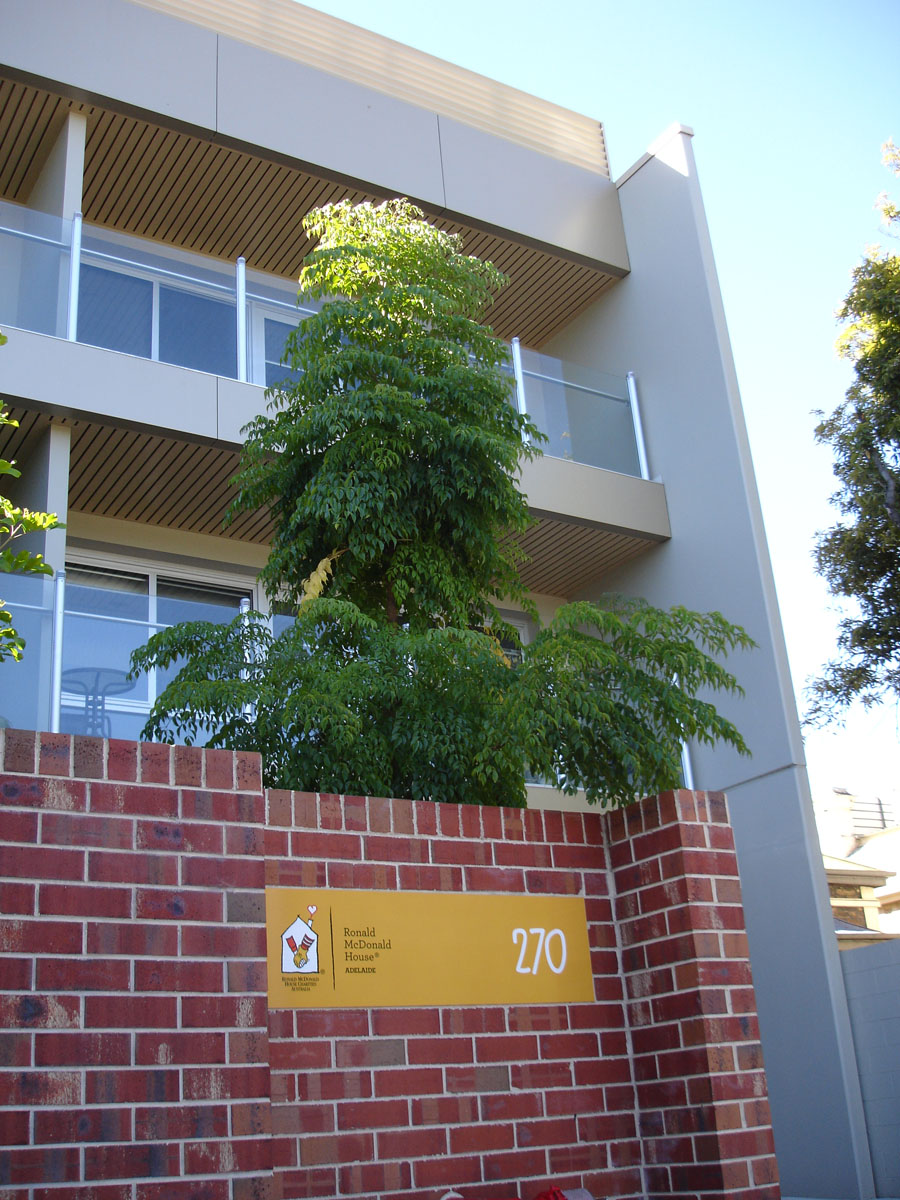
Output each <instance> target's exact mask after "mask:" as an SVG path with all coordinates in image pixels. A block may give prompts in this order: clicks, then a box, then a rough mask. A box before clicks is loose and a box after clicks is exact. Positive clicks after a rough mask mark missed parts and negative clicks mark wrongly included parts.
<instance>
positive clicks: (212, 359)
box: [0, 202, 642, 476]
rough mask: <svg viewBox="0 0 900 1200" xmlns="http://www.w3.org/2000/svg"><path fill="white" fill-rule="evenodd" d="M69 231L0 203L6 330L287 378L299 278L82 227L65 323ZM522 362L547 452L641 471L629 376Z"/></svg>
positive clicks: (553, 362)
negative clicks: (287, 350) (287, 354)
mask: <svg viewBox="0 0 900 1200" xmlns="http://www.w3.org/2000/svg"><path fill="white" fill-rule="evenodd" d="M72 224H73V223H71V222H64V221H60V220H59V219H56V218H53V217H49V216H46V215H45V214H43V213H39V212H33V211H32V210H30V209H27V208H23V207H22V206H21V205H17V204H10V203H7V202H0V326H2V325H4V324H5V325H10V326H16V327H19V328H23V329H29V330H33V331H35V332H39V333H50V334H53V335H55V336H57V337H64V336H66V333H67V330H68V331H69V332H70V335H71V332H72V329H74V337H75V338H77V340H78V341H81V342H86V343H88V344H90V345H93V346H100V347H103V348H105V349H107V350H115V351H118V352H120V353H125V354H133V355H137V356H138V357H141V358H150V359H155V360H158V361H160V362H167V363H173V364H175V365H177V366H181V367H188V368H190V369H192V370H196V371H204V372H207V373H210V374H214V375H220V376H224V377H226V378H231V379H234V378H237V377H238V376H239V373H240V374H243V375H244V377H245V378H246V380H247V381H248V382H251V383H256V384H258V385H260V386H263V387H272V386H276V385H277V384H279V383H281V382H283V381H284V380H286V379H290V378H291V371H290V369H289V368H288V367H286V366H284V365H283V364H282V363H281V358H282V354H283V350H284V344H285V339H286V338H287V337H288V335H289V334H290V332H291V331H292V330H293V329H294V328H296V325H297V321H298V319H300V318H302V317H303V316H305V315H309V313H310V311H311V310H309V309H300V310H298V308H297V303H296V289H295V286H294V285H293V284H292V283H289V282H287V281H285V280H280V279H277V278H274V277H272V276H267V275H264V274H262V273H261V272H257V271H246V272H243V271H240V270H238V271H236V269H235V267H233V266H230V265H228V264H224V263H218V262H215V261H213V260H211V259H206V258H203V257H202V256H200V255H196V254H190V253H188V252H186V251H180V250H177V249H174V248H169V247H160V246H157V245H155V244H154V243H153V242H149V241H146V240H145V239H141V238H135V237H130V236H128V235H125V234H120V233H116V232H114V231H108V230H101V229H96V228H94V227H91V226H84V227H83V230H82V232H81V234H80V237H81V257H80V272H79V274H78V279H77V284H78V286H77V289H75V290H74V291H72V292H71V295H72V301H71V303H72V304H73V305H74V304H76V303H77V312H75V317H76V318H77V319H73V320H70V315H71V314H70V313H69V307H70V269H69V263H70V249H69V243H70V242H71V239H72V236H73V228H72ZM239 307H240V311H241V313H242V314H243V319H242V320H241V321H240V322H239V321H238V315H239V313H238V310H239ZM239 328H240V330H241V334H242V336H244V337H245V338H246V344H245V353H243V354H240V355H239V353H238V349H239V347H238V336H239V335H238V330H239ZM244 364H246V365H244ZM519 367H520V369H519V370H517V372H516V373H517V375H518V380H517V389H518V392H519V404H520V407H524V410H525V411H527V412H528V413H529V415H530V416H531V418H532V420H533V421H534V423H535V424H536V425H537V426H538V428H539V429H540V430H541V432H542V433H544V434H546V436H547V438H548V441H547V442H546V443H545V444H544V446H543V450H544V453H545V454H548V455H550V456H552V457H554V458H564V459H571V460H573V461H575V462H580V463H587V464H588V465H590V466H594V467H602V468H604V469H606V470H610V471H618V472H620V473H623V474H627V475H637V476H640V475H641V474H642V463H641V456H640V451H639V433H638V432H637V431H636V411H635V408H634V403H635V401H634V397H633V396H631V395H629V388H628V384H627V381H626V379H625V378H623V377H621V376H613V375H605V374H603V373H602V372H599V371H595V370H591V369H589V368H586V367H581V366H578V365H577V364H574V363H570V362H566V361H564V360H561V359H557V358H552V357H550V356H549V355H547V354H541V353H539V352H538V351H536V350H529V349H526V348H525V347H521V348H520V351H519Z"/></svg>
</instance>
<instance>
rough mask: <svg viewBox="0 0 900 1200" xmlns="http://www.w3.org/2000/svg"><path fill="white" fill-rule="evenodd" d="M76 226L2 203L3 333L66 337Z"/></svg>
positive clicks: (0, 309)
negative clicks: (21, 331)
mask: <svg viewBox="0 0 900 1200" xmlns="http://www.w3.org/2000/svg"><path fill="white" fill-rule="evenodd" d="M71 240H72V226H71V222H70V221H63V220H62V219H61V218H59V217H53V216H50V215H48V214H47V213H42V212H35V211H34V210H33V209H30V208H25V207H24V206H23V205H21V204H10V203H9V202H7V201H2V202H0V328H4V327H6V328H9V327H10V326H12V327H14V328H17V329H28V330H30V331H32V332H33V333H47V334H50V335H51V336H53V337H65V334H66V320H67V314H68V310H69V303H68V301H69V258H70V253H69V247H70V244H71Z"/></svg>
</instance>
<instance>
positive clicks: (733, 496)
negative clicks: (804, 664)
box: [546, 130, 872, 1197]
mask: <svg viewBox="0 0 900 1200" xmlns="http://www.w3.org/2000/svg"><path fill="white" fill-rule="evenodd" d="M619 195H620V201H621V204H622V211H623V218H624V221H625V232H626V238H627V241H628V248H629V256H630V260H631V265H632V273H631V275H630V276H629V277H628V278H627V279H625V280H623V281H622V282H621V283H619V284H617V285H616V287H615V288H613V289H611V290H610V291H609V292H608V293H606V295H605V296H604V297H602V298H601V300H600V302H599V303H598V304H597V305H595V306H594V307H593V308H592V309H591V310H590V312H588V313H586V314H585V315H584V316H583V317H582V318H580V319H579V320H578V321H576V322H574V323H573V325H571V326H570V327H569V328H568V329H567V330H566V331H565V332H564V333H563V334H561V335H560V336H559V337H557V338H556V339H555V340H554V342H553V343H552V345H549V346H548V347H546V348H547V350H548V351H549V352H551V353H554V354H558V355H560V356H562V357H569V358H571V359H573V360H575V361H576V362H582V363H586V364H588V365H595V366H597V367H598V368H601V369H603V370H606V371H613V372H618V373H624V372H625V371H627V370H633V371H635V373H636V376H637V382H638V387H639V392H640V399H641V412H642V416H643V422H644V430H645V435H646V441H647V450H648V457H649V460H650V472H651V475H654V476H655V475H659V476H660V477H661V478H662V480H663V482H664V483H665V487H666V497H667V501H668V505H669V516H670V520H671V525H672V541H671V542H669V543H667V544H666V545H663V546H661V547H659V548H658V549H656V550H653V551H650V552H649V553H647V554H645V555H643V556H642V557H641V558H639V559H637V560H635V561H634V562H633V563H632V564H627V565H626V566H625V567H624V568H622V569H621V570H620V571H619V572H618V573H617V574H616V575H614V576H612V577H605V578H604V579H603V581H602V585H603V590H613V591H621V592H625V593H629V594H637V595H643V596H645V597H646V598H647V599H649V600H650V601H652V602H654V603H657V604H666V605H668V604H673V603H681V604H686V605H688V606H690V607H694V608H699V609H704V610H708V609H718V610H719V611H721V612H723V613H724V614H725V615H726V616H727V617H728V618H729V619H731V620H733V621H737V622H739V623H740V624H742V625H743V626H744V627H745V628H746V629H747V630H748V631H749V632H750V633H751V635H752V636H753V637H754V638H755V640H756V641H757V643H758V644H759V649H757V650H755V651H753V652H752V653H749V654H745V655H741V656H739V657H737V658H734V659H732V660H731V662H730V665H731V666H732V667H733V668H734V669H735V670H736V673H737V674H738V676H739V678H740V681H741V683H742V684H743V686H744V688H745V689H746V698H745V699H744V700H739V699H735V700H733V701H729V702H726V703H721V704H720V707H721V708H723V709H724V710H725V711H726V712H727V714H728V715H729V716H730V717H731V718H732V719H733V720H734V721H735V723H736V724H737V726H738V728H739V729H740V730H741V731H742V733H743V734H744V737H745V738H746V740H747V742H748V744H749V746H750V748H751V750H752V754H753V756H752V758H750V759H745V758H741V757H740V756H738V755H736V754H735V753H734V752H732V751H730V750H727V749H725V750H709V749H707V748H705V747H704V748H698V747H692V762H693V767H694V773H695V782H696V786H698V787H701V788H723V789H725V790H726V791H727V792H728V794H729V798H730V802H731V813H732V820H733V823H734V828H735V836H736V841H737V849H738V858H739V862H740V867H741V881H742V887H743V893H744V902H745V907H746V915H747V927H748V933H749V937H750V948H751V961H752V965H753V973H754V981H755V983H756V987H757V996H758V1002H759V1013H760V1023H761V1028H762V1040H763V1049H764V1053H765V1061H766V1069H767V1072H768V1076H769V1089H770V1097H771V1102H772V1112H773V1123H774V1127H775V1138H776V1148H777V1152H778V1160H779V1167H780V1170H781V1173H782V1183H783V1188H784V1191H785V1194H787V1195H793V1196H820V1197H865V1196H870V1195H872V1177H871V1167H870V1163H869V1157H868V1146H867V1142H866V1136H865V1124H864V1119H863V1113H862V1102H861V1097H860V1092H859V1082H858V1077H857V1073H856V1064H855V1060H854V1057H853V1049H852V1039H851V1036H850V1028H849V1018H848V1014H847V1009H846V1000H845V998H844V993H843V985H842V980H841V973H840V966H839V964H838V956H837V947H836V944H835V939H834V936H833V933H832V932H831V930H830V927H829V919H830V914H829V910H828V899H827V894H826V889H825V880H824V874H823V872H822V866H821V858H820V856H819V851H818V840H817V837H816V833H815V826H814V823H813V819H812V808H811V803H810V798H809V790H808V783H807V780H806V771H805V766H804V763H803V751H802V742H801V739H800V732H799V727H798V722H797V714H796V706H795V703H794V698H793V693H792V689H791V683H790V676H789V673H788V666H787V658H786V654H785V649H784V643H783V635H782V632H781V624H780V619H779V616H778V608H777V602H776V598H775V591H774V584H773V581H772V574H771V567H770V564H769V560H768V553H767V550H766V543H765V535H764V530H763V525H762V518H761V514H760V510H759V503H758V499H757V495H756V488H755V482H754V479H753V469H752V463H751V460H750V453H749V447H748V443H747V436H746V431H745V427H744V422H743V416H742V413H741V407H740V398H739V394H738V388H737V381H736V377H735V372H734V366H733V362H732V359H731V352H730V347H729V343H728V335H727V329H726V326H725V319H724V313H723V310H722V304H721V298H720V295H719V291H718V284H717V281H716V276H715V268H714V264H713V260H712V251H711V247H710V244H709V236H708V232H707V228H706V221H705V216H704V213H703V205H702V199H701V197H700V191H699V185H698V182H697V175H696V168H695V164H694V159H693V152H692V148H691V138H690V135H689V133H688V132H687V131H684V130H675V131H673V132H672V133H671V134H670V135H669V136H668V138H666V139H661V140H660V143H659V144H658V145H657V147H656V148H655V150H654V153H653V154H652V155H649V156H648V157H647V158H646V159H645V160H642V162H641V163H640V164H638V166H637V168H636V169H634V170H633V171H631V172H630V173H629V174H628V176H626V178H625V179H624V180H623V181H620V191H619Z"/></svg>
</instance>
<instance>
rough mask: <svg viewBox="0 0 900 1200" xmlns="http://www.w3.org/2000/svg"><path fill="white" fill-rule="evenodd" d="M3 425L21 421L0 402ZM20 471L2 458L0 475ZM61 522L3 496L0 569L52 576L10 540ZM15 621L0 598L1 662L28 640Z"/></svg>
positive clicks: (0, 341)
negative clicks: (8, 412)
mask: <svg viewBox="0 0 900 1200" xmlns="http://www.w3.org/2000/svg"><path fill="white" fill-rule="evenodd" d="M7 340H8V339H7V337H6V335H5V334H3V333H0V346H3V345H5V344H6V342H7ZM0 425H12V426H16V425H18V421H14V420H12V418H11V417H10V416H9V415H8V414H7V409H6V405H5V404H0ZM21 474H22V472H21V471H19V470H18V468H17V467H16V464H15V462H9V461H8V460H7V459H5V458H0V475H11V476H12V477H13V478H14V479H18V478H19V477H20V476H21ZM59 524H60V522H59V521H57V519H56V514H55V513H45V512H32V510H31V509H28V508H18V507H17V506H16V505H14V504H13V503H12V502H11V501H9V500H7V498H6V497H5V496H0V571H16V572H17V573H19V574H35V573H36V574H40V575H52V574H53V568H52V567H50V566H49V565H48V564H47V563H45V562H44V559H43V557H42V555H40V554H32V553H31V551H29V550H20V549H19V550H14V549H12V548H11V546H10V543H11V542H14V541H15V540H16V539H17V538H20V537H24V536H25V534H28V533H44V532H46V531H47V530H48V529H57V528H59ZM12 620H13V619H12V613H11V612H10V611H9V609H7V608H5V607H4V604H3V601H2V600H0V662H3V661H4V660H5V659H7V658H14V659H16V660H17V661H19V660H20V659H21V658H22V652H23V650H24V649H25V639H24V638H23V637H22V636H21V634H19V633H17V632H16V629H15V627H14V625H13V623H12Z"/></svg>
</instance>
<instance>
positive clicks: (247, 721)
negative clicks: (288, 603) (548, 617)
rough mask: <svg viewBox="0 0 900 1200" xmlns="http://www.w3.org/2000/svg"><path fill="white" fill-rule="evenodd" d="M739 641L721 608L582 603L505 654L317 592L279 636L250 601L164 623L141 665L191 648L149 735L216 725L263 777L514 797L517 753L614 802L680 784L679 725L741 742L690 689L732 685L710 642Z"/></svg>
mask: <svg viewBox="0 0 900 1200" xmlns="http://www.w3.org/2000/svg"><path fill="white" fill-rule="evenodd" d="M750 644H751V643H750V639H749V638H748V637H747V635H746V634H744V633H742V632H741V631H740V630H737V629H736V628H735V627H734V626H732V625H730V624H729V623H728V622H726V621H725V620H724V619H723V618H722V617H721V616H720V615H719V614H718V613H711V614H707V615H699V614H697V613H692V612H689V611H687V610H686V609H681V608H675V609H673V610H671V611H670V612H662V611H660V610H658V609H655V608H651V607H650V606H648V605H643V604H639V603H636V602H626V601H619V602H617V603H612V602H610V604H609V605H608V606H606V607H600V606H598V605H594V604H589V603H586V602H582V603H576V604H569V605H566V606H564V607H563V608H562V609H560V610H559V612H558V613H557V615H556V617H555V618H554V620H553V621H552V622H551V623H550V624H549V625H548V626H546V627H545V628H544V629H542V630H541V631H540V632H539V633H538V635H537V637H536V638H535V640H534V641H533V642H532V643H531V644H529V645H526V646H524V647H523V648H522V652H521V653H522V659H521V662H513V661H511V660H510V659H509V658H507V657H506V655H504V654H503V652H502V651H501V649H500V647H499V645H498V642H497V640H496V638H495V637H493V636H492V635H491V634H489V633H485V632H483V631H479V630H472V629H460V628H453V627H447V626H444V627H437V628H431V629H425V630H423V631H421V632H416V631H413V630H410V629H404V628H399V629H398V628H395V627H392V626H391V625H390V623H389V622H387V621H384V620H378V619H377V618H374V617H371V616H367V615H366V614H364V613H362V612H361V611H360V610H359V609H358V608H357V607H356V606H355V605H353V604H351V603H350V602H348V601H343V600H330V599H317V600H312V601H310V602H308V603H307V604H305V605H303V606H301V610H300V613H299V616H298V619H297V621H296V622H295V623H294V624H293V626H292V627H290V628H289V629H288V630H287V631H286V632H285V633H283V634H282V635H281V636H280V637H278V638H274V639H273V637H272V635H271V634H270V632H269V628H268V623H267V621H266V619H265V618H264V617H262V616H260V614H258V613H254V614H251V615H250V616H249V617H243V618H242V617H237V618H236V619H235V620H234V621H233V622H232V623H231V624H230V625H215V624H212V623H209V622H195V623H192V624H191V625H190V626H187V627H174V628H172V629H168V630H165V631H163V632H162V633H159V634H157V635H156V636H155V637H154V638H153V639H152V641H151V643H150V644H149V645H148V646H146V647H144V648H142V649H141V650H138V651H137V652H136V653H135V655H134V664H135V666H136V667H138V668H144V669H146V668H148V667H150V666H154V665H155V666H158V667H168V666H170V665H172V664H173V663H174V662H176V661H178V660H182V659H186V662H183V663H182V665H181V667H180V670H179V672H178V674H177V676H176V678H175V680H174V681H173V682H172V683H170V684H169V686H168V688H167V689H166V692H165V693H164V695H163V697H161V699H160V701H159V702H158V703H157V704H156V706H155V708H154V710H153V713H152V714H151V717H150V721H149V722H148V725H147V727H146V730H145V732H146V733H147V734H148V735H149V736H151V737H153V738H157V739H161V740H166V739H168V738H171V737H172V736H175V737H178V738H179V739H181V740H185V741H187V742H194V741H197V740H200V739H202V738H203V737H204V736H205V734H206V731H207V730H208V729H214V730H216V731H217V732H216V733H215V735H214V736H213V737H212V739H211V740H210V744H211V745H222V746H230V747H232V748H235V749H253V750H258V751H260V752H261V753H262V756H263V761H264V763H265V769H266V778H267V781H268V782H269V783H270V784H271V785H274V786H279V787H294V788H300V789H313V790H320V791H332V792H349V793H353V794H359V793H362V794H367V795H390V796H408V797H411V798H412V799H422V798H426V799H432V800H446V801H457V802H458V801H462V800H464V801H466V802H468V803H476V804H502V805H509V806H515V805H521V804H522V803H524V770H523V767H524V765H526V764H527V766H528V768H529V770H530V771H531V773H532V774H533V775H534V776H538V777H543V778H547V779H552V780H555V781H556V782H557V785H558V786H559V787H560V788H561V789H562V790H563V791H566V792H570V793H572V792H575V791H576V790H577V789H579V788H583V789H584V790H585V792H586V793H587V796H588V799H590V800H592V801H594V800H606V801H610V802H612V803H619V802H625V801H627V800H632V799H634V798H635V797H637V796H642V795H646V794H649V793H653V792H658V791H662V790H664V789H666V788H670V787H673V786H677V785H678V781H679V777H680V747H681V742H682V740H683V739H685V738H691V737H697V738H699V739H700V740H702V741H705V742H708V743H713V742H714V741H716V740H718V739H721V740H724V741H727V742H730V743H731V744H732V745H734V746H737V747H738V748H739V749H741V748H743V742H742V741H741V739H740V736H739V735H738V734H737V732H736V731H735V730H734V729H733V727H732V726H731V725H730V724H729V723H728V722H727V721H725V720H724V719H723V718H722V717H721V716H719V715H718V714H717V713H716V711H715V709H714V707H713V706H712V705H711V704H709V703H708V702H705V701H702V700H700V699H698V698H697V696H696V693H697V691H698V690H699V689H701V688H712V689H719V690H724V691H735V690H736V688H735V685H734V681H733V679H732V678H731V676H730V675H729V674H728V672H727V671H725V670H724V669H723V668H722V667H721V666H720V665H719V664H718V663H717V662H716V661H715V658H713V657H711V655H718V654H722V653H725V652H727V651H728V650H731V649H734V648H735V647H737V646H740V647H746V646H749V645H750ZM676 680H677V682H676ZM248 707H249V708H250V711H251V713H252V715H251V716H249V717H248V715H247V713H248Z"/></svg>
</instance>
